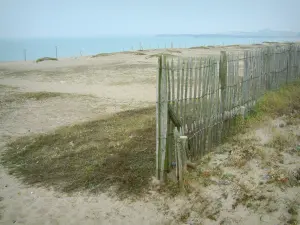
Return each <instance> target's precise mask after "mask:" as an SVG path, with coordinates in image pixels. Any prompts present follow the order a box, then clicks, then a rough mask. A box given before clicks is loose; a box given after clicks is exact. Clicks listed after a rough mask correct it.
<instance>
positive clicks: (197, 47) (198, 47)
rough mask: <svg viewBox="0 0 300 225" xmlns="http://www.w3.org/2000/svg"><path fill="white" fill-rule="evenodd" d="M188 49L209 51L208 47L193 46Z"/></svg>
mask: <svg viewBox="0 0 300 225" xmlns="http://www.w3.org/2000/svg"><path fill="white" fill-rule="evenodd" d="M189 49H210V47H209V46H195V47H190V48H189Z"/></svg>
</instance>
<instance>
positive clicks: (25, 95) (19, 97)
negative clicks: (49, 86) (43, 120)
mask: <svg viewBox="0 0 300 225" xmlns="http://www.w3.org/2000/svg"><path fill="white" fill-rule="evenodd" d="M75 96H78V95H74V94H69V93H60V92H12V93H10V94H9V95H7V96H5V98H1V99H0V105H1V103H2V104H9V103H12V102H22V101H26V100H35V101H43V100H46V99H49V98H55V97H75Z"/></svg>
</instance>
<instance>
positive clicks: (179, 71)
mask: <svg viewBox="0 0 300 225" xmlns="http://www.w3.org/2000/svg"><path fill="white" fill-rule="evenodd" d="M299 67H300V46H299V45H297V44H287V45H277V46H268V47H263V48H259V49H254V50H249V51H245V52H244V53H243V54H242V55H241V54H237V53H228V52H224V51H222V52H221V54H220V57H203V58H178V59H173V58H167V57H165V56H161V57H160V58H159V73H158V76H157V107H156V113H157V114H156V117H157V122H156V139H157V140H156V172H157V174H156V175H157V178H158V179H159V180H164V179H165V178H166V173H167V172H168V171H169V170H170V168H171V167H172V165H173V166H174V164H175V165H176V166H178V165H177V164H176V162H177V163H178V160H176V159H177V158H176V155H175V147H176V142H177V141H176V140H174V128H177V131H178V132H179V133H180V135H181V136H186V137H187V149H186V157H187V158H188V159H190V160H195V159H197V158H199V157H201V156H203V155H204V154H205V153H207V152H209V151H211V149H212V148H213V147H214V146H216V145H218V144H220V143H221V140H222V138H224V137H226V136H227V135H228V133H229V130H230V128H231V126H232V122H233V121H234V120H233V118H235V117H236V116H237V115H242V116H245V115H246V114H247V112H249V110H251V107H253V106H254V105H255V102H256V100H257V99H258V98H259V97H260V96H262V95H263V94H264V93H265V92H266V91H268V90H273V89H277V88H279V87H280V86H281V85H282V84H286V83H290V82H293V81H295V80H296V79H298V78H300V68H299ZM175 137H176V135H175ZM174 162H175V163H174Z"/></svg>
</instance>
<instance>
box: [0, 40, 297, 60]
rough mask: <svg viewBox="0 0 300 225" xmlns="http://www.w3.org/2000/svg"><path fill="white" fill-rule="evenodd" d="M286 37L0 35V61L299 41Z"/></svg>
mask: <svg viewBox="0 0 300 225" xmlns="http://www.w3.org/2000/svg"><path fill="white" fill-rule="evenodd" d="M299 39H300V37H299V38H298V39H296V38H288V37H282V38H280V37H234V36H232V37H231V36H225V37H224V36H216V35H214V36H200V37H191V36H169V37H162V36H138V37H99V38H39V39H38V38H35V39H34V38H33V39H0V61H21V60H24V59H25V51H26V59H27V60H36V59H38V58H40V57H56V48H57V55H58V58H65V57H77V56H81V55H83V56H86V55H94V54H98V53H109V52H120V51H130V50H138V49H140V48H141V47H142V48H143V49H157V48H165V47H171V45H173V47H174V48H183V47H187V48H188V47H193V46H203V45H231V44H253V43H261V42H264V41H278V42H281V41H297V40H298V41H299Z"/></svg>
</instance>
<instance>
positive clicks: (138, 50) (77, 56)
mask: <svg viewBox="0 0 300 225" xmlns="http://www.w3.org/2000/svg"><path fill="white" fill-rule="evenodd" d="M288 43H300V37H299V40H297V41H295V40H293V41H262V42H256V43H251V44H250V43H249V44H227V45H222V44H216V45H209V44H208V45H193V46H191V47H178V46H175V47H171V46H169V47H165V48H142V49H135V50H134V49H128V48H126V50H123V51H103V52H99V53H96V54H86V55H85V54H83V55H73V56H68V57H59V55H58V58H57V59H58V60H66V59H80V58H92V57H93V56H95V55H98V54H103V55H107V56H111V55H116V54H129V53H137V52H162V51H170V50H180V51H184V50H187V49H197V48H199V49H200V48H203V49H216V48H219V49H220V50H223V49H227V48H229V47H239V48H253V47H255V46H262V45H269V44H288ZM171 45H173V42H171ZM44 57H51V58H56V57H53V56H49V55H44V56H42V57H39V58H44ZM39 58H36V59H34V60H33V59H30V60H26V61H25V60H10V61H0V64H3V63H15V62H36V60H38V59H39Z"/></svg>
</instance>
